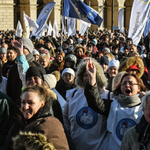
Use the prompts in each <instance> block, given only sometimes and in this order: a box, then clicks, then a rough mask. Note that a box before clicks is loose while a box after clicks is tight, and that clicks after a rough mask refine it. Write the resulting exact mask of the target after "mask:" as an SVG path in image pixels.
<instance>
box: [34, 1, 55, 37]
mask: <svg viewBox="0 0 150 150" xmlns="http://www.w3.org/2000/svg"><path fill="white" fill-rule="evenodd" d="M54 5H55V2H50V3H48V4H46V5H45V7H44V8H43V9H42V11H41V12H40V14H39V16H38V19H37V21H36V23H37V24H38V25H39V28H38V29H37V28H34V29H33V31H32V36H36V35H38V34H39V33H40V32H41V31H42V30H43V28H44V27H45V24H46V22H47V20H48V18H49V16H50V14H51V12H52V10H53V7H54Z"/></svg>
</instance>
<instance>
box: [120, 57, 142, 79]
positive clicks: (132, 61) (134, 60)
mask: <svg viewBox="0 0 150 150" xmlns="http://www.w3.org/2000/svg"><path fill="white" fill-rule="evenodd" d="M133 65H135V66H137V67H138V68H139V71H138V72H137V76H138V77H139V78H140V77H141V76H142V75H143V73H144V63H143V61H142V59H141V58H140V57H138V56H134V57H129V58H128V59H126V60H125V61H123V62H122V64H121V65H120V67H119V69H118V72H121V71H127V70H128V69H129V68H130V67H131V66H133Z"/></svg>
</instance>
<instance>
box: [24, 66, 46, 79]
mask: <svg viewBox="0 0 150 150" xmlns="http://www.w3.org/2000/svg"><path fill="white" fill-rule="evenodd" d="M43 74H44V72H43V71H42V69H41V68H40V67H34V66H32V67H30V68H29V69H28V70H27V72H26V81H27V79H28V78H30V77H33V76H38V77H39V78H41V79H42V80H43V81H44V77H43Z"/></svg>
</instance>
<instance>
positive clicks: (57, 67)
mask: <svg viewBox="0 0 150 150" xmlns="http://www.w3.org/2000/svg"><path fill="white" fill-rule="evenodd" d="M64 64H65V53H64V52H60V53H58V54H57V55H56V57H55V59H54V60H53V63H52V64H51V66H50V72H49V73H51V72H53V71H59V72H61V71H62V70H63V68H64Z"/></svg>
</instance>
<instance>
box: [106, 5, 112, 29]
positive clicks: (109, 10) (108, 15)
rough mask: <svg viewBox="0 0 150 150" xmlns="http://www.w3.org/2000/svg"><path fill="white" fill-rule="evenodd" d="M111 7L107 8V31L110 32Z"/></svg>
mask: <svg viewBox="0 0 150 150" xmlns="http://www.w3.org/2000/svg"><path fill="white" fill-rule="evenodd" d="M111 11H112V10H111V7H110V6H107V18H106V19H107V29H108V30H111V18H112V17H111Z"/></svg>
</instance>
